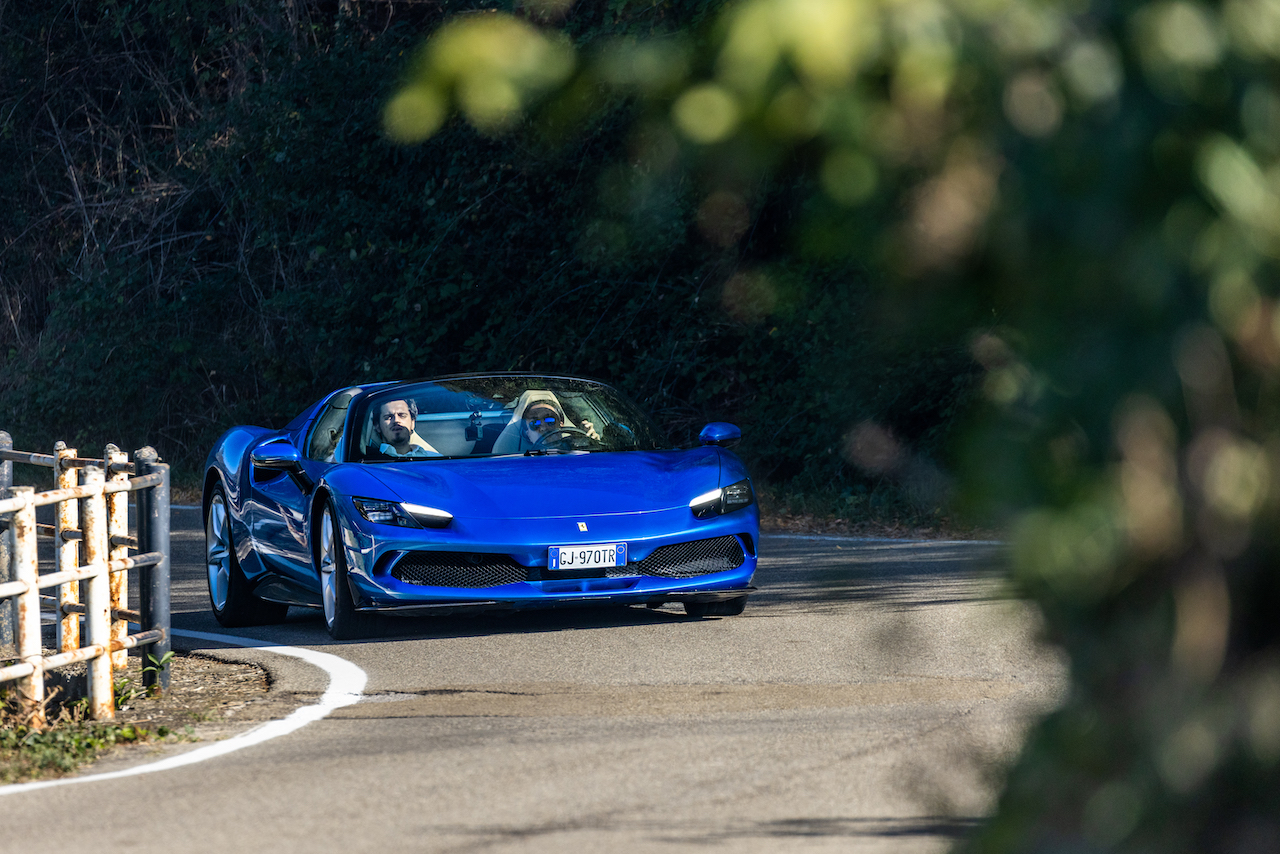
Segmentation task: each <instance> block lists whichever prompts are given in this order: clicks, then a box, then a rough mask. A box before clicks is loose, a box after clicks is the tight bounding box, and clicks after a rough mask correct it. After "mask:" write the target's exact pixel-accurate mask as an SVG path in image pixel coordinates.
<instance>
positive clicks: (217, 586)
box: [204, 484, 289, 629]
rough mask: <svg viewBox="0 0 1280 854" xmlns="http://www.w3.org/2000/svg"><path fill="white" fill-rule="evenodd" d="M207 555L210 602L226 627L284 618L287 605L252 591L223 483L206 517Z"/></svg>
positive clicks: (205, 544) (205, 537) (277, 621)
mask: <svg viewBox="0 0 1280 854" xmlns="http://www.w3.org/2000/svg"><path fill="white" fill-rule="evenodd" d="M204 554H205V564H206V566H207V569H208V580H209V605H210V607H211V608H212V609H213V616H214V617H216V618H217V620H218V622H219V623H220V624H222V625H223V626H226V627H227V628H229V629H231V628H239V627H242V626H264V625H267V624H270V623H279V622H283V621H284V617H285V614H286V613H287V612H288V610H289V606H288V605H284V604H281V603H279V602H267V601H264V600H262V599H259V598H258V597H256V596H254V595H253V593H252V592H250V585H249V581H248V579H246V578H245V577H244V573H243V572H242V571H241V570H240V561H239V560H238V559H237V558H236V547H235V542H234V541H233V540H232V538H231V514H230V511H228V509H227V496H226V493H225V492H223V489H222V485H221V484H219V485H217V486H215V487H214V488H213V494H212V495H210V496H209V508H208V511H207V512H206V513H205V517H204Z"/></svg>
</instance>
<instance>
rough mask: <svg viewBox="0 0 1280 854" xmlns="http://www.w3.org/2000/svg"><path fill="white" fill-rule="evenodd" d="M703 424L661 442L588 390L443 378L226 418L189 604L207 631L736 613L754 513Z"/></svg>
mask: <svg viewBox="0 0 1280 854" xmlns="http://www.w3.org/2000/svg"><path fill="white" fill-rule="evenodd" d="M740 438H741V432H740V431H739V430H738V428H736V427H734V426H733V425H731V424H725V423H723V422H714V423H711V424H708V425H707V426H706V427H705V428H704V429H703V430H702V433H701V436H700V440H701V446H700V447H698V448H694V449H677V448H674V447H672V446H671V445H670V443H669V442H668V441H667V440H666V438H665V437H664V436H663V435H662V433H661V432H660V431H659V430H658V429H657V428H656V427H655V426H654V425H653V424H652V423H651V422H650V420H649V419H648V418H647V417H646V416H645V415H644V413H643V412H642V411H641V410H640V409H638V408H637V407H636V406H635V404H633V403H631V402H629V401H628V400H627V399H626V398H624V397H623V396H622V395H620V394H619V393H618V392H617V391H615V390H614V389H612V388H610V387H609V386H607V385H604V384H602V383H599V382H595V381H592V380H585V379H576V378H572V377H553V376H537V375H531V374H491V375H478V374H463V375H456V376H448V377H441V378H438V379H433V380H426V381H419V382H392V383H385V382H384V383H373V384H369V385H363V386H359V387H355V388H344V389H341V390H339V391H335V392H333V393H332V394H330V395H329V396H327V397H325V398H324V399H322V400H320V401H319V402H317V403H316V404H314V405H312V406H311V407H309V408H308V409H307V410H306V411H304V412H303V413H302V414H301V415H299V416H298V417H297V418H294V419H293V421H292V422H290V423H289V424H288V426H286V427H285V428H284V429H283V430H268V429H265V428H262V427H235V428H233V429H231V430H229V431H228V432H227V433H226V434H225V435H223V436H222V438H220V439H219V440H218V442H217V444H216V445H215V446H214V448H213V450H212V452H211V453H210V454H209V459H208V462H207V465H206V475H205V481H204V518H205V545H206V556H207V562H208V570H209V600H210V603H211V604H212V606H213V612H214V615H215V616H216V617H217V619H218V622H220V623H221V624H222V625H224V626H245V625H260V624H264V623H271V622H278V621H280V620H283V619H284V616H285V612H286V610H287V609H288V607H289V606H290V605H298V606H303V607H310V608H321V609H323V611H324V619H325V624H326V625H327V627H328V629H329V632H330V634H332V635H333V636H334V637H335V638H338V639H346V638H354V637H360V636H362V635H365V634H368V633H369V632H370V631H371V630H372V628H373V626H372V623H371V620H372V619H373V618H374V615H376V614H379V613H385V614H414V615H418V614H431V613H450V612H453V611H463V610H480V611H483V610H503V609H517V608H539V607H555V606H565V605H574V604H595V605H600V604H617V605H646V606H649V607H653V608H656V607H659V606H660V605H662V604H664V603H667V602H680V603H683V605H684V609H685V612H686V613H687V614H689V615H690V616H695V617H701V616H731V615H734V614H740V613H742V610H743V608H744V606H745V605H746V602H747V595H748V594H749V593H750V592H751V591H752V590H754V589H755V588H753V587H752V586H751V579H752V576H753V575H754V573H755V569H756V544H757V542H758V539H759V527H760V518H759V513H758V510H757V507H756V501H755V495H754V492H753V491H752V487H751V479H750V478H749V477H748V476H747V472H746V469H745V468H744V466H743V464H742V461H741V460H739V459H738V458H737V457H736V456H735V455H734V454H733V453H732V452H731V451H730V450H728V448H729V447H730V446H732V445H733V444H735V443H736V442H737V441H738V439H740Z"/></svg>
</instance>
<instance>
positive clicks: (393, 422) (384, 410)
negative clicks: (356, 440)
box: [373, 399, 440, 457]
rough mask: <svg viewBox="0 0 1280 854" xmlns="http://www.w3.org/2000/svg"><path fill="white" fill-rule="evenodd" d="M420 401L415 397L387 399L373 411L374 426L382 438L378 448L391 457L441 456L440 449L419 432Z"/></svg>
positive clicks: (378, 435)
mask: <svg viewBox="0 0 1280 854" xmlns="http://www.w3.org/2000/svg"><path fill="white" fill-rule="evenodd" d="M417 423H418V404H417V403H416V402H415V401H414V400H412V399H407V400H384V401H383V402H382V403H381V405H379V406H378V408H377V409H376V410H375V411H374V413H373V427H374V433H375V435H376V437H377V439H380V440H381V441H382V444H381V445H380V446H379V448H378V450H379V451H381V452H382V453H383V454H386V455H387V456H388V457H438V456H440V452H439V451H437V450H436V449H435V448H433V447H431V446H430V445H428V444H427V443H426V441H424V440H423V438H422V437H421V436H419V435H418V434H417V432H416V431H415V429H414V425H416V424H417Z"/></svg>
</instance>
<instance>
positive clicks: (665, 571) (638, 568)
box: [608, 536, 746, 578]
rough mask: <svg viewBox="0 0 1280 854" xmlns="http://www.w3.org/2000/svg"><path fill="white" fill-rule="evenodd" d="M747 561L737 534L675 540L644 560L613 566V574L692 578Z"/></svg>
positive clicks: (654, 551) (618, 575) (611, 570)
mask: <svg viewBox="0 0 1280 854" xmlns="http://www.w3.org/2000/svg"><path fill="white" fill-rule="evenodd" d="M744 560H746V555H744V554H743V552H742V544H741V543H740V542H738V538H737V537H733V536H726V537H714V538H713V539H710V540H693V541H692V542H688V543H674V544H672V545H669V546H662V547H660V548H657V549H654V550H653V554H651V555H649V556H648V557H647V558H645V559H644V560H638V561H636V562H635V563H629V564H627V565H626V566H619V567H612V568H610V569H609V573H608V574H609V576H610V577H621V576H627V575H655V576H659V577H661V578H692V577H694V576H695V575H707V574H709V573H712V572H725V571H727V570H730V569H737V568H738V567H740V566H742V562H743V561H744Z"/></svg>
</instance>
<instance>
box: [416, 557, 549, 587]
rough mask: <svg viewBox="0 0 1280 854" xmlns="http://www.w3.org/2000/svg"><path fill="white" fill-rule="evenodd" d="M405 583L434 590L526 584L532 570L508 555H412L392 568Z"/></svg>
mask: <svg viewBox="0 0 1280 854" xmlns="http://www.w3.org/2000/svg"><path fill="white" fill-rule="evenodd" d="M391 575H392V576H394V577H395V578H398V579H400V580H401V581H403V582H405V583H406V584H428V585H431V586H432V587H497V586H499V585H501V584H512V583H514V582H517V581H525V580H527V579H528V577H529V570H527V569H525V568H524V567H523V566H521V565H520V564H518V563H516V562H515V561H514V560H512V559H511V558H510V557H508V556H507V555H496V554H486V553H483V552H409V553H408V554H406V555H405V556H404V557H402V558H401V559H400V560H399V561H397V562H396V565H395V566H394V567H392V568H391Z"/></svg>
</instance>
